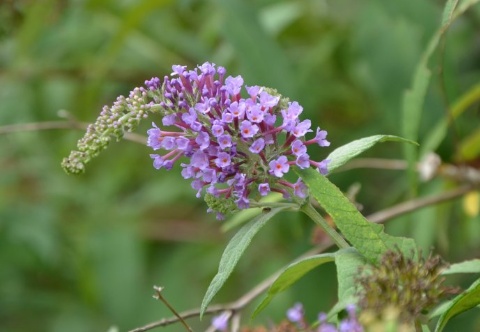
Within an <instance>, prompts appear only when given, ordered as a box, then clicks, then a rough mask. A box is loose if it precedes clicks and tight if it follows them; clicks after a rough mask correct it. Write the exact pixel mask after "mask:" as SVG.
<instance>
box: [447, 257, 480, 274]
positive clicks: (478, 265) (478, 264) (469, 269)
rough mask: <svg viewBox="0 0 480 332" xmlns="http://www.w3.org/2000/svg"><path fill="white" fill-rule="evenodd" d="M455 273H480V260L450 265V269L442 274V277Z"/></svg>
mask: <svg viewBox="0 0 480 332" xmlns="http://www.w3.org/2000/svg"><path fill="white" fill-rule="evenodd" d="M455 273H480V259H472V260H469V261H465V262H461V263H456V264H452V265H450V267H449V268H448V269H446V270H445V271H443V272H442V275H447V274H455Z"/></svg>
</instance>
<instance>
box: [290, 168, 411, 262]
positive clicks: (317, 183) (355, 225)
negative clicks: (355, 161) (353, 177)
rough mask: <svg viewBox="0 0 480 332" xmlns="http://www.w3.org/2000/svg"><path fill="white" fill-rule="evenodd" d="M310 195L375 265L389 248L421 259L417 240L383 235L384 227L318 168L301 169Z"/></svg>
mask: <svg viewBox="0 0 480 332" xmlns="http://www.w3.org/2000/svg"><path fill="white" fill-rule="evenodd" d="M295 170H296V172H297V173H298V175H300V177H301V178H302V179H303V181H304V182H305V184H306V185H307V187H308V189H309V190H310V195H311V196H313V197H314V198H315V199H316V200H317V201H318V203H320V205H321V206H322V207H323V208H324V209H325V211H326V212H327V213H328V214H329V215H330V217H332V219H333V221H334V222H335V225H337V227H338V229H339V230H340V231H341V232H342V234H343V236H344V237H345V238H346V239H347V240H348V241H349V242H350V243H351V244H352V245H353V246H354V247H355V248H356V249H357V250H358V251H359V252H360V253H361V254H362V255H363V256H365V258H366V259H367V260H369V261H371V262H373V263H376V262H377V261H378V260H379V258H380V256H381V255H382V254H383V253H384V252H385V251H386V250H388V249H391V250H397V248H398V249H400V250H401V251H402V253H404V254H405V255H406V256H407V257H411V256H414V257H416V256H417V248H416V245H415V242H414V241H413V239H407V238H402V237H393V236H390V235H388V234H385V233H384V232H383V226H382V225H378V224H374V223H371V222H369V221H368V220H367V219H365V217H364V216H363V215H362V214H361V213H360V212H359V211H358V210H357V208H356V207H355V205H353V203H352V202H350V200H349V199H348V198H347V197H345V195H344V194H343V193H342V192H341V191H340V189H338V188H337V187H336V186H335V185H334V184H333V183H331V182H330V181H329V180H328V179H327V178H326V177H324V176H323V175H321V174H320V173H319V172H317V171H316V170H314V169H311V168H308V169H298V168H295Z"/></svg>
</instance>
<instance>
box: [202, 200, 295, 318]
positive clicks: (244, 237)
mask: <svg viewBox="0 0 480 332" xmlns="http://www.w3.org/2000/svg"><path fill="white" fill-rule="evenodd" d="M286 209H288V207H277V208H272V209H271V210H270V211H269V212H267V213H262V214H261V215H258V216H257V217H255V218H254V219H253V220H252V221H250V222H249V223H248V224H246V225H245V226H243V227H242V228H241V229H240V230H239V231H238V232H237V233H236V234H235V235H234V236H233V238H232V239H231V240H230V242H229V243H228V245H227V247H226V248H225V251H224V252H223V254H222V258H221V259H220V264H219V266H218V272H217V274H216V275H215V277H214V278H213V280H212V282H211V283H210V286H208V290H207V292H206V294H205V296H204V298H203V301H202V306H201V308H200V317H202V316H203V313H204V312H205V310H206V309H207V307H208V305H209V304H210V302H211V301H212V299H213V297H214V296H215V295H216V294H217V293H218V291H219V290H220V288H222V286H223V285H224V284H225V282H226V281H227V279H228V277H229V276H230V274H231V273H232V271H233V269H234V268H235V266H236V265H237V263H238V261H239V259H240V257H241V256H242V254H243V253H244V251H245V249H247V247H248V245H249V244H250V242H252V239H253V237H254V236H255V235H256V234H257V233H258V231H259V230H260V229H261V228H262V227H263V226H265V224H266V223H267V221H269V220H270V219H271V218H272V217H273V216H275V215H276V214H277V213H279V212H280V211H283V210H286Z"/></svg>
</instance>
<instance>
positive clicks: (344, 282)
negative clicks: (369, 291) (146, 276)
mask: <svg viewBox="0 0 480 332" xmlns="http://www.w3.org/2000/svg"><path fill="white" fill-rule="evenodd" d="M365 264H367V262H366V260H365V257H363V256H362V255H361V254H360V253H359V252H358V251H357V250H356V249H355V248H347V249H342V250H339V251H338V252H337V254H336V255H335V265H336V266H337V280H338V300H339V301H340V302H345V301H348V300H349V299H352V298H353V297H354V296H355V293H356V290H355V284H356V283H355V278H356V277H358V273H359V268H360V267H361V266H364V265H365Z"/></svg>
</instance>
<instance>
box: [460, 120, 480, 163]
mask: <svg viewBox="0 0 480 332" xmlns="http://www.w3.org/2000/svg"><path fill="white" fill-rule="evenodd" d="M479 155H480V128H478V129H477V130H475V131H474V132H473V133H471V134H470V135H468V136H467V137H466V138H464V139H463V140H462V141H461V142H460V143H459V146H458V152H457V153H456V156H455V159H456V160H457V161H470V160H474V159H476V158H477V157H478V156H479Z"/></svg>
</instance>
